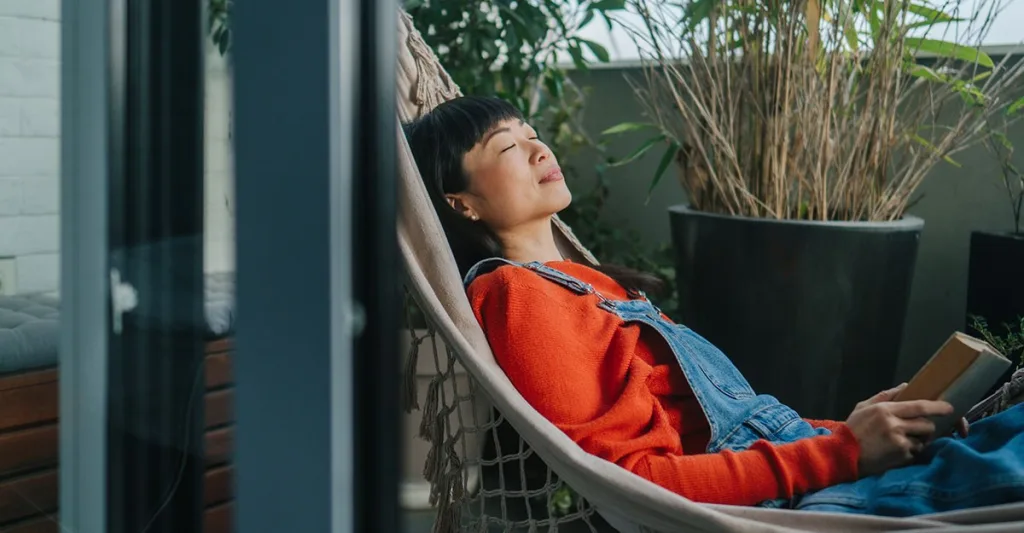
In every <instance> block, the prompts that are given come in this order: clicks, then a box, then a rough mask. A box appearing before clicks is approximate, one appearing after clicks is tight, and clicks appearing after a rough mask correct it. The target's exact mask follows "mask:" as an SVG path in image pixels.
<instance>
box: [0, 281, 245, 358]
mask: <svg viewBox="0 0 1024 533" xmlns="http://www.w3.org/2000/svg"><path fill="white" fill-rule="evenodd" d="M59 309H60V300H59V298H57V297H56V296H54V295H43V294H30V295H19V296H0V374H6V373H10V372H18V371H22V370H29V369H33V368H40V367H47V366H53V365H56V364H57V346H58V343H59V333H60V324H59V322H60V321H59V315H60V312H59ZM138 311H140V314H144V310H143V309H141V308H140V309H139V310H138ZM205 314H206V333H207V335H208V336H209V337H210V338H211V339H215V338H221V337H227V336H229V335H231V333H232V332H233V331H234V325H235V275H234V273H232V272H219V273H215V274H207V276H206V305H205ZM136 318H137V319H141V322H143V323H145V322H147V320H146V319H145V317H144V316H142V317H136Z"/></svg>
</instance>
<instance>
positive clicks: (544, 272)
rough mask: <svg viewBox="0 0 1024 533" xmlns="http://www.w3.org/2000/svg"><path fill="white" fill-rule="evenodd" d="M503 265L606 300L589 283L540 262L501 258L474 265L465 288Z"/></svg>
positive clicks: (467, 276)
mask: <svg viewBox="0 0 1024 533" xmlns="http://www.w3.org/2000/svg"><path fill="white" fill-rule="evenodd" d="M503 265H512V266H518V267H523V268H527V269H529V270H532V271H533V272H535V273H536V274H537V275H539V276H540V277H542V278H544V279H546V280H548V281H551V282H553V283H555V284H557V285H560V286H562V287H564V288H566V289H569V290H570V291H572V292H574V293H576V294H597V295H598V297H600V298H601V300H602V301H603V300H605V298H604V297H603V296H601V294H599V293H598V292H597V291H596V290H594V287H593V286H592V285H590V284H589V283H585V282H583V281H580V280H578V279H576V278H574V277H572V276H570V275H568V274H566V273H564V272H561V271H559V270H556V269H554V268H551V267H549V266H546V265H544V264H543V263H540V262H538V261H531V262H529V263H517V262H515V261H509V260H508V259H504V258H501V257H492V258H490V259H484V260H483V261H480V262H479V263H477V264H475V265H473V268H470V269H469V272H467V273H466V277H465V279H463V282H462V283H463V286H465V287H469V284H470V283H472V282H473V280H475V279H476V278H478V277H480V276H482V275H484V274H487V273H488V272H492V271H494V270H495V269H497V268H498V267H500V266H503Z"/></svg>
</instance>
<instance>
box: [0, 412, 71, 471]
mask: <svg viewBox="0 0 1024 533" xmlns="http://www.w3.org/2000/svg"><path fill="white" fill-rule="evenodd" d="M59 453H60V452H59V445H58V441H57V424H56V423H53V424H50V425H46V426H40V427H34V428H31V429H23V430H20V431H14V432H11V433H4V434H0V476H3V475H7V474H10V473H14V472H22V471H25V470H34V469H36V468H40V467H44V466H52V465H56V464H57V461H58V454H59Z"/></svg>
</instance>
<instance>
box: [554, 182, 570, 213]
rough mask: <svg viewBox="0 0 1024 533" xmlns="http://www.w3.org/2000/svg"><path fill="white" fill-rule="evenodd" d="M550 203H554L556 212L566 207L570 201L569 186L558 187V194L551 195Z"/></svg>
mask: <svg viewBox="0 0 1024 533" xmlns="http://www.w3.org/2000/svg"><path fill="white" fill-rule="evenodd" d="M552 203H553V204H554V206H553V207H554V213H558V212H560V211H562V210H563V209H565V208H566V207H569V204H571V203H572V193H571V192H569V188H568V187H560V188H559V191H558V194H557V195H553V198H552Z"/></svg>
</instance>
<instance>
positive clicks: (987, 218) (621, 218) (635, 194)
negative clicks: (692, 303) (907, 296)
mask: <svg viewBox="0 0 1024 533" xmlns="http://www.w3.org/2000/svg"><path fill="white" fill-rule="evenodd" d="M627 76H628V77H631V78H632V79H635V80H639V79H640V76H641V72H640V71H639V70H637V69H635V68H602V69H595V70H591V71H589V72H574V73H573V75H572V77H573V79H574V80H575V81H576V82H577V83H579V84H580V85H583V86H590V87H592V93H591V96H590V100H589V102H588V105H587V109H588V111H587V113H586V116H585V117H584V125H585V127H586V128H587V129H588V131H590V132H592V133H594V134H597V133H598V132H600V131H602V130H604V129H605V128H607V127H609V126H612V125H614V124H617V123H619V122H622V121H637V120H643V117H642V116H641V112H642V111H641V108H640V106H639V105H638V104H637V102H636V98H635V97H634V95H633V94H632V91H631V88H630V86H629V84H628V83H627V82H626V80H625V78H626V77H627ZM644 138H645V137H644V134H643V133H639V134H630V135H628V136H623V137H621V141H615V142H613V143H611V144H610V151H611V154H612V155H614V156H620V157H621V156H624V155H626V154H628V153H629V152H630V151H631V150H632V149H633V148H634V147H636V146H638V145H639V143H640V141H642V140H643V139H644ZM1011 139H1012V140H1013V141H1014V142H1015V143H1016V144H1017V145H1018V146H1024V125H1018V127H1017V128H1016V129H1015V130H1013V132H1012V134H1011ZM594 155H595V154H593V153H581V154H580V155H578V156H576V157H573V158H572V159H571V161H570V162H571V163H572V164H574V165H576V166H577V167H578V168H579V169H580V170H581V171H583V172H585V171H586V170H587V169H591V168H593V165H594V164H595V163H596V162H597V161H596V160H595V159H594ZM660 155H661V154H660V153H659V152H657V151H654V150H652V151H651V152H650V153H649V154H648V155H647V156H646V157H645V158H644V159H643V160H641V161H638V162H635V163H634V164H631V165H628V166H625V167H619V168H612V169H609V170H608V174H607V176H608V177H609V179H610V181H611V188H612V198H611V200H610V205H609V206H608V209H607V212H606V213H605V216H606V217H607V218H608V220H610V221H614V222H617V223H621V224H624V225H626V226H628V227H631V228H632V229H634V230H636V231H637V232H638V233H639V234H640V235H641V236H642V237H643V238H644V239H645V240H646V241H647V242H648V243H650V244H659V243H664V242H668V241H669V240H670V236H669V225H668V214H667V212H666V208H667V207H668V206H670V205H673V204H676V203H679V202H681V201H684V200H685V196H684V194H683V192H682V190H681V187H680V186H679V184H678V182H677V181H676V176H675V174H667V175H666V176H665V177H664V178H663V179H662V182H661V183H660V184H659V186H658V187H657V188H656V189H655V191H654V194H653V195H652V197H651V199H650V202H649V203H645V200H646V198H647V187H648V185H649V184H650V180H651V177H652V176H653V175H654V171H655V169H656V167H657V165H658V161H659V159H660ZM956 160H957V161H958V162H959V163H961V164H962V168H956V167H954V166H951V165H948V164H942V165H940V166H938V167H937V168H935V169H934V171H933V172H932V173H931V175H930V176H929V177H928V179H927V181H926V182H925V183H924V185H923V186H922V187H921V189H920V191H919V193H920V196H921V199H920V201H919V202H918V203H917V204H916V205H915V206H914V207H913V208H912V209H911V210H910V213H911V214H914V215H917V216H920V217H922V218H924V219H925V230H924V233H923V235H922V238H921V246H920V253H919V255H918V264H917V270H916V272H915V277H914V285H913V287H912V289H911V293H912V294H911V301H910V305H909V311H908V315H907V322H906V334H905V340H904V345H903V352H902V355H901V358H900V362H899V366H898V371H897V372H898V376H897V378H898V379H908V378H909V377H910V376H911V375H913V373H914V372H915V371H916V370H917V369H918V368H919V367H920V365H922V364H923V363H924V362H925V360H927V358H928V357H930V356H931V354H932V352H933V351H934V350H935V349H936V348H937V347H938V346H939V345H940V344H941V343H942V342H943V341H944V340H945V339H946V338H947V337H948V336H949V334H950V332H952V331H953V330H955V329H958V328H963V327H964V305H965V302H966V298H967V296H966V291H967V263H968V255H967V254H968V249H969V248H968V247H969V243H970V233H971V231H973V230H993V231H1005V230H1007V229H1010V228H1011V227H1012V226H1011V223H1012V217H1011V211H1010V207H1009V201H1008V199H1007V197H1006V195H1005V192H1004V191H1003V190H1002V189H1000V187H999V185H998V183H999V182H998V175H999V174H998V167H997V165H996V163H995V162H994V160H993V159H992V158H991V157H990V156H989V155H988V152H986V151H985V150H984V149H983V148H981V147H978V148H972V149H970V150H967V151H965V152H963V153H961V154H959V155H957V156H956ZM670 172H671V171H670Z"/></svg>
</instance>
